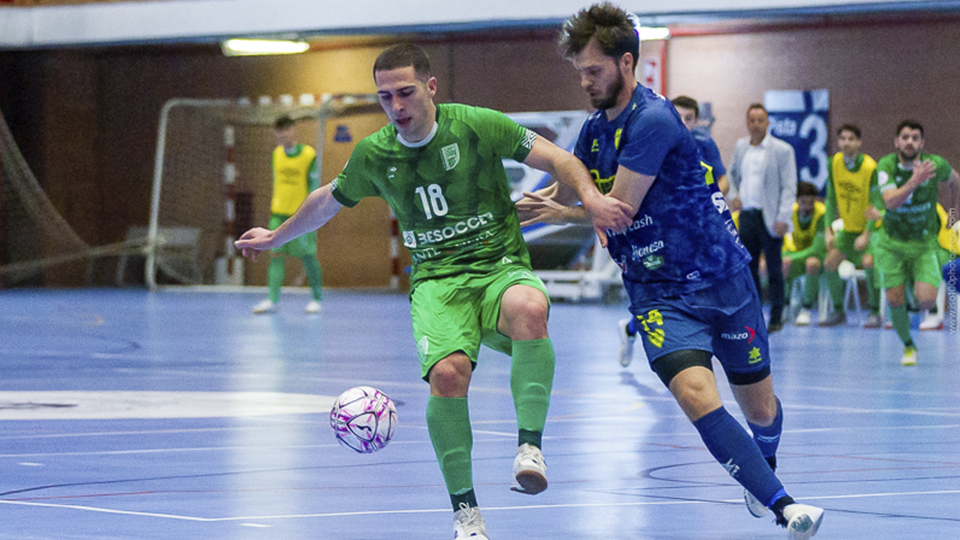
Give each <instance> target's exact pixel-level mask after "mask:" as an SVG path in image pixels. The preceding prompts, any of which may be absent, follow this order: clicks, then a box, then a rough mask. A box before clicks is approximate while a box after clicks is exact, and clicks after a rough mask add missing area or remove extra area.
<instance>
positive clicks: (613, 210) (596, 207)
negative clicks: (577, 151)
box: [524, 137, 633, 244]
mask: <svg viewBox="0 0 960 540" xmlns="http://www.w3.org/2000/svg"><path fill="white" fill-rule="evenodd" d="M524 163H526V164H527V165H529V166H531V167H533V168H535V169H539V170H541V171H544V172H547V173H550V175H551V176H553V178H555V179H556V180H557V181H558V182H561V183H563V184H565V185H567V186H568V187H571V188H573V189H574V190H575V191H576V193H577V196H578V197H579V198H580V200H581V201H582V202H583V207H584V208H585V209H586V211H587V212H588V213H589V214H590V219H591V220H592V221H593V226H594V228H595V229H596V230H597V233H598V235H600V240H601V243H603V244H606V236H605V234H604V231H606V230H607V229H610V230H614V231H620V230H623V229H625V228H627V227H628V226H629V225H630V223H632V222H633V213H631V212H630V208H629V206H628V205H626V204H624V203H623V202H621V201H619V200H617V199H614V198H612V197H604V196H603V195H602V194H601V193H600V190H598V189H597V186H596V184H594V183H593V180H592V179H591V177H590V173H589V172H587V168H586V167H584V166H583V163H581V162H580V160H579V159H577V158H576V157H575V156H574V155H573V154H571V153H569V152H567V151H565V150H562V149H560V148H558V147H557V146H556V145H555V144H553V143H551V142H550V141H548V140H546V139H544V138H543V137H537V140H536V141H534V143H533V148H532V149H531V150H530V154H529V155H528V156H527V159H525V160H524Z"/></svg>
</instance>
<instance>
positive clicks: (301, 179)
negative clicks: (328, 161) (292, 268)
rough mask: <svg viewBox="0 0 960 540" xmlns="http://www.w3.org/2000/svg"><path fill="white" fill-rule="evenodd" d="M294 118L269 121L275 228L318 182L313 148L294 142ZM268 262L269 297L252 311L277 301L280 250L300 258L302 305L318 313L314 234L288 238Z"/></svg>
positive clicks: (320, 296) (318, 277)
mask: <svg viewBox="0 0 960 540" xmlns="http://www.w3.org/2000/svg"><path fill="white" fill-rule="evenodd" d="M294 125H295V122H294V120H293V119H292V118H290V117H289V116H286V115H284V116H281V117H279V118H277V120H276V121H275V122H274V124H273V134H274V137H275V138H276V141H277V147H276V148H274V149H273V154H272V155H271V159H270V161H271V165H272V167H273V197H272V198H271V199H270V225H269V226H268V227H269V228H271V229H276V228H277V227H279V226H280V224H281V223H283V222H284V221H286V220H288V219H290V216H291V215H293V213H294V212H296V211H297V207H298V206H300V203H302V202H303V200H304V199H305V198H307V194H308V193H310V192H311V191H313V190H315V189H317V186H319V184H320V181H319V178H320V176H319V172H318V171H317V152H316V151H315V150H314V149H313V148H312V147H310V146H307V145H305V144H297V143H296V140H295V138H294V137H295V133H294ZM271 253H272V256H271V257H270V266H269V268H268V269H267V285H268V288H269V298H267V299H266V300H264V301H262V302H260V303H259V304H257V305H256V306H253V312H254V313H273V312H274V311H276V310H277V302H279V301H280V288H281V287H282V286H283V278H284V275H285V274H286V269H285V264H286V263H285V261H284V254H286V255H290V256H291V257H297V258H298V259H300V260H301V261H303V268H304V270H306V272H307V282H308V283H309V284H310V295H311V296H312V299H311V300H310V302H308V303H307V307H306V308H305V309H304V311H306V312H307V313H319V312H320V301H321V300H322V299H323V290H322V286H323V273H322V272H321V270H320V263H319V262H318V261H317V235H316V233H314V232H308V233H306V234H304V235H303V236H299V237H297V238H293V239H291V240H290V241H289V242H287V243H286V244H284V245H282V246H280V247H278V248H276V249H274V250H272V252H271Z"/></svg>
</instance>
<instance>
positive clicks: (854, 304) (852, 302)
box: [837, 261, 867, 317]
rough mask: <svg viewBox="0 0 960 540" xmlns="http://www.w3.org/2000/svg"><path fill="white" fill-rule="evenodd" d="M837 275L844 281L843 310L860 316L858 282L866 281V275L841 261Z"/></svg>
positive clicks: (851, 264) (847, 262)
mask: <svg viewBox="0 0 960 540" xmlns="http://www.w3.org/2000/svg"><path fill="white" fill-rule="evenodd" d="M837 273H838V274H840V279H842V280H843V281H844V287H843V309H845V310H846V311H847V313H850V312H851V311H854V310H855V311H856V313H857V317H859V316H860V310H861V305H862V303H861V302H860V282H861V281H864V282H865V281H866V280H867V273H866V272H865V271H864V270H861V269H858V268H857V267H856V266H855V265H854V264H853V263H852V262H850V261H841V262H840V266H838V267H837Z"/></svg>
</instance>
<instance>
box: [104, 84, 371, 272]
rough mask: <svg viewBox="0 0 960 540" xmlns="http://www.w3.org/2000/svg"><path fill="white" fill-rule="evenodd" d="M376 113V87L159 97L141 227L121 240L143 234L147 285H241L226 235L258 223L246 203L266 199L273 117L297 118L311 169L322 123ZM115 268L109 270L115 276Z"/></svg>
mask: <svg viewBox="0 0 960 540" xmlns="http://www.w3.org/2000/svg"><path fill="white" fill-rule="evenodd" d="M380 111H381V109H380V105H379V101H378V99H377V96H376V94H337V95H331V94H323V95H319V96H318V95H313V94H304V95H301V96H298V97H296V98H295V97H294V96H291V95H284V96H279V97H276V98H274V97H260V98H258V99H256V100H250V99H185V98H177V99H171V100H169V101H168V102H167V103H165V104H164V106H163V107H162V109H161V112H160V121H159V125H158V128H157V129H158V133H157V148H156V156H155V163H154V174H153V187H152V193H151V202H150V216H149V220H148V224H147V226H146V227H135V228H131V230H129V231H128V233H127V235H128V240H132V239H133V238H135V237H137V236H139V237H142V241H143V252H142V254H143V255H144V256H145V261H146V262H145V265H144V281H145V283H146V285H147V287H149V288H150V289H156V288H157V286H158V285H159V281H160V279H161V276H165V277H166V278H168V279H169V280H172V281H173V282H175V283H181V284H193V285H243V283H244V264H243V259H242V258H240V257H238V254H237V253H236V251H235V249H234V246H233V241H234V240H235V239H236V237H237V236H238V235H239V234H240V233H242V232H243V230H245V229H246V228H248V227H249V226H251V225H252V224H253V223H255V222H263V219H262V216H258V217H257V219H255V216H254V215H253V213H254V208H253V207H254V201H269V200H270V198H271V193H272V178H271V174H272V171H271V169H270V166H271V152H272V150H273V148H275V147H276V143H275V141H274V137H273V123H274V121H275V120H276V118H277V117H278V116H280V115H282V114H285V115H288V116H290V117H291V118H293V119H294V120H295V121H296V137H297V141H299V142H303V143H306V144H311V145H312V146H314V148H315V149H316V151H317V164H318V167H320V166H321V164H322V163H323V147H324V141H325V138H326V125H327V121H328V120H330V119H332V118H337V117H344V116H350V115H355V114H369V113H371V112H380ZM321 180H322V179H321ZM262 206H264V205H263V204H259V205H258V209H261V210H262V208H260V207H262ZM261 213H262V212H261ZM122 271H123V269H122V268H118V280H122V278H123V276H122V275H121V274H122Z"/></svg>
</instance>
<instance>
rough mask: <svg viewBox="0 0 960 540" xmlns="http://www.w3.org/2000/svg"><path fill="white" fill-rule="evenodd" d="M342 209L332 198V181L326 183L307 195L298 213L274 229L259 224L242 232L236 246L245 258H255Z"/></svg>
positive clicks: (315, 227)
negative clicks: (261, 252)
mask: <svg viewBox="0 0 960 540" xmlns="http://www.w3.org/2000/svg"><path fill="white" fill-rule="evenodd" d="M341 208H343V205H342V204H340V203H339V202H337V200H336V199H334V198H333V194H332V193H331V189H330V184H326V185H324V186H322V187H320V188H319V189H316V190H314V191H312V192H311V193H310V194H309V195H307V198H306V199H304V200H303V203H301V204H300V207H299V208H297V211H296V213H294V214H293V216H291V217H290V219H288V220H286V221H284V222H283V224H282V225H280V226H279V227H277V228H276V229H275V230H272V231H269V230H267V229H263V228H260V227H256V228H253V229H250V230H249V231H247V232H245V233H243V235H242V236H241V237H240V239H239V240H237V241H236V242H234V245H235V246H236V247H237V248H238V249H239V250H240V252H241V253H243V256H244V257H249V258H250V259H251V260H254V261H255V260H257V252H259V251H266V250H268V249H275V248H278V247H280V246H282V245H284V244H286V243H287V242H289V241H291V240H293V239H294V238H297V237H298V236H302V235H304V234H306V233H308V232H310V231H314V230H316V229H319V228H320V227H322V226H323V224H324V223H326V222H328V221H330V219H331V218H332V217H333V216H335V215H337V212H339V211H340V209H341Z"/></svg>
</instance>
